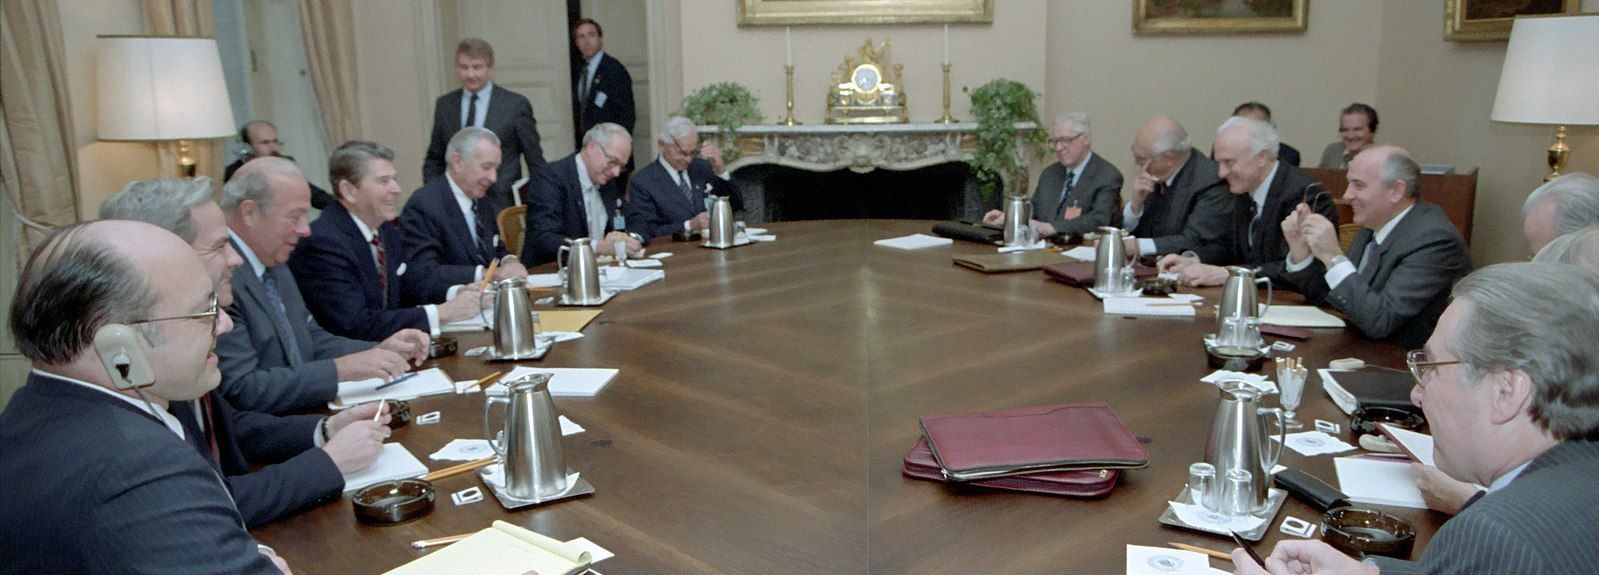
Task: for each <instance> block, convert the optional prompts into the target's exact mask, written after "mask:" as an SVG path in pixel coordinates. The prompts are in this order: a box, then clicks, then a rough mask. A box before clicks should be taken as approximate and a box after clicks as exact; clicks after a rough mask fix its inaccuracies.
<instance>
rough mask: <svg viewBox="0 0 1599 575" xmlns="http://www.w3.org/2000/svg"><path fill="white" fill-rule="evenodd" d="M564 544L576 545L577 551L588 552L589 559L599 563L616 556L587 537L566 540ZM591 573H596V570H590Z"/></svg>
mask: <svg viewBox="0 0 1599 575" xmlns="http://www.w3.org/2000/svg"><path fill="white" fill-rule="evenodd" d="M566 544H567V545H571V546H573V547H576V548H577V549H578V550H579V551H587V552H589V560H590V561H591V562H593V563H599V562H601V561H604V560H606V559H610V558H612V557H615V556H616V554H615V553H612V552H610V550H608V549H606V548H604V547H600V546H599V544H597V543H595V542H593V541H589V540H588V539H587V538H583V537H579V538H577V539H573V540H571V541H567V542H566ZM591 573H597V571H591Z"/></svg>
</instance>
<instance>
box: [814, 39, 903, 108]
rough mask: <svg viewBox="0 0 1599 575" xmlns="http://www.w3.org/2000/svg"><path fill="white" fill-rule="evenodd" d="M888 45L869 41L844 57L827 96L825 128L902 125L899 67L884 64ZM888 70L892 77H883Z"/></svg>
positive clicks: (886, 42) (901, 94)
mask: <svg viewBox="0 0 1599 575" xmlns="http://www.w3.org/2000/svg"><path fill="white" fill-rule="evenodd" d="M888 49H889V41H888V40H884V41H883V43H882V44H880V45H874V44H873V43H872V41H871V40H870V39H868V40H866V44H864V45H862V46H861V47H860V49H859V50H857V52H856V56H847V57H845V58H844V63H843V64H842V65H840V66H839V67H838V69H837V70H836V71H834V72H833V88H832V90H831V91H830V92H829V93H828V95H827V123H829V124H896V123H903V122H905V121H906V115H905V94H904V92H902V91H901V90H900V87H899V85H898V82H899V81H900V71H901V67H900V65H899V64H893V65H892V66H891V67H890V66H889V62H888ZM885 70H892V76H890V75H888V74H886V73H885Z"/></svg>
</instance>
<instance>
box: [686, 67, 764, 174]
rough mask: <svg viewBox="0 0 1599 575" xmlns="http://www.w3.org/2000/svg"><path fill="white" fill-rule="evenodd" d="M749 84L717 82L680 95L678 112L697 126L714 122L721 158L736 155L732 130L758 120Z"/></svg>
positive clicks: (726, 158) (736, 156) (731, 157)
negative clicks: (685, 95) (680, 102)
mask: <svg viewBox="0 0 1599 575" xmlns="http://www.w3.org/2000/svg"><path fill="white" fill-rule="evenodd" d="M759 102H760V100H757V99H756V98H755V96H754V95H753V94H750V91H749V88H745V87H744V86H743V85H742V84H739V83H737V82H720V83H716V84H711V85H708V86H705V87H703V88H700V89H699V90H696V91H694V93H693V94H690V95H689V96H688V97H687V98H684V99H683V109H682V110H680V111H679V112H678V113H679V114H681V115H683V116H684V117H686V118H688V119H690V120H693V121H694V123H695V124H699V125H701V126H711V125H714V126H716V132H717V146H719V147H721V148H722V158H723V159H725V160H727V161H728V162H732V161H734V160H737V159H738V156H739V152H738V146H736V145H734V143H733V132H734V131H736V130H738V128H739V126H743V125H744V124H752V123H757V122H760V121H761V110H760V107H759V106H758V104H759Z"/></svg>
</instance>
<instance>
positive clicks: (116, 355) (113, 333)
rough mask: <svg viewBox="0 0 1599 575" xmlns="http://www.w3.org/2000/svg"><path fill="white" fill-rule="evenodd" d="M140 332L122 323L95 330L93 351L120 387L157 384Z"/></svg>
mask: <svg viewBox="0 0 1599 575" xmlns="http://www.w3.org/2000/svg"><path fill="white" fill-rule="evenodd" d="M138 337H139V335H138V333H136V332H134V331H133V328H131V327H128V326H126V325H123V324H120V323H112V324H106V325H105V326H103V327H101V328H100V329H99V330H98V331H96V332H94V352H95V354H96V355H98V356H100V363H102V364H104V365H105V370H106V373H107V374H109V375H110V376H111V381H112V382H113V383H115V384H116V386H117V389H141V388H145V387H150V386H151V385H154V384H155V374H154V373H153V372H151V371H150V362H149V360H147V359H145V357H144V348H142V347H140V346H139V341H138Z"/></svg>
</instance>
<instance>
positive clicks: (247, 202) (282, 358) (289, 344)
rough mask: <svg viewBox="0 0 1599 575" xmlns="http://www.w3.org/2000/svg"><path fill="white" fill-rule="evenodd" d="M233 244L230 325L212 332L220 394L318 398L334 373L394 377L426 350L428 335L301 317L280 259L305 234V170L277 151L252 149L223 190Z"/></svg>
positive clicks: (254, 401)
mask: <svg viewBox="0 0 1599 575" xmlns="http://www.w3.org/2000/svg"><path fill="white" fill-rule="evenodd" d="M221 203H222V211H223V212H224V213H226V214H227V217H228V228H229V233H230V234H231V235H232V238H233V249H235V250H238V252H239V254H240V255H242V256H244V260H245V261H246V262H249V267H248V268H245V269H244V270H241V271H246V272H247V273H235V274H233V279H232V282H233V294H234V301H233V305H230V306H227V310H228V314H229V315H232V316H233V319H234V321H235V322H237V323H238V324H239V329H235V330H233V331H232V332H231V333H229V334H227V335H226V336H223V337H222V338H220V339H219V340H218V342H217V355H218V356H219V357H221V358H222V359H221V362H222V363H221V364H222V393H223V395H226V396H227V398H228V400H229V401H232V402H233V404H234V405H236V406H238V407H240V408H242V409H247V410H250V411H260V412H265V413H277V414H282V413H288V412H294V411H300V410H305V409H315V408H318V407H321V406H324V405H326V404H327V403H328V402H329V401H332V400H333V398H334V397H335V396H336V395H337V394H338V391H339V382H340V381H356V380H362V379H371V378H393V377H398V376H399V375H400V374H403V373H405V371H406V369H407V366H406V363H407V360H410V361H414V362H416V363H418V364H420V363H421V362H422V361H423V360H425V359H427V348H428V336H427V334H425V333H422V332H420V331H417V330H414V329H405V330H400V332H398V333H396V334H394V335H393V336H391V337H389V338H388V339H385V340H383V341H382V342H381V343H379V344H377V345H376V346H373V344H372V342H367V341H359V340H353V339H349V338H345V337H340V336H337V335H333V334H331V333H328V332H327V330H325V329H322V326H321V325H319V324H317V322H316V320H315V319H313V318H311V317H310V315H311V314H310V312H308V311H307V310H306V306H305V299H304V298H303V297H302V296H301V295H300V288H299V286H298V284H297V283H296V282H295V281H294V274H293V273H292V272H291V271H289V267H288V266H286V265H279V264H282V263H284V262H286V261H288V259H289V254H290V253H291V252H293V251H294V246H295V244H296V243H297V242H298V241H299V239H300V238H303V237H305V236H307V235H309V234H310V233H311V232H310V226H309V224H308V222H307V221H306V220H307V217H308V212H310V211H311V199H310V192H309V190H308V186H307V185H306V182H305V176H303V175H301V174H300V169H299V168H297V167H295V165H294V164H293V163H290V162H289V161H287V160H284V159H282V158H257V159H254V160H251V161H250V162H249V163H247V164H245V165H244V167H242V168H239V172H238V173H237V174H234V176H233V181H230V182H228V185H226V186H224V187H223V189H222V202H221Z"/></svg>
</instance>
